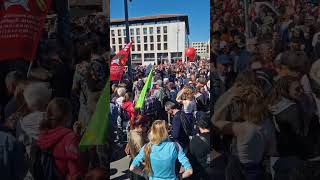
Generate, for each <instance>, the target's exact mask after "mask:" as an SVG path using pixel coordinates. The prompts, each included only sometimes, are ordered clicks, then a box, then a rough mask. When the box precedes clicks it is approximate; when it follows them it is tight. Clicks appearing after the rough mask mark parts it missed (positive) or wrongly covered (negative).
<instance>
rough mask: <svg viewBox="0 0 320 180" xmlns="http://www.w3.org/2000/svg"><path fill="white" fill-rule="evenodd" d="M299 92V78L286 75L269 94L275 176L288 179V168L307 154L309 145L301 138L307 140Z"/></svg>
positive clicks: (297, 164) (296, 165) (300, 88)
mask: <svg viewBox="0 0 320 180" xmlns="http://www.w3.org/2000/svg"><path fill="white" fill-rule="evenodd" d="M301 93H303V89H302V87H301V85H300V82H299V80H298V79H297V78H293V77H289V76H285V77H282V78H280V79H279V80H278V81H277V82H276V84H275V87H274V88H273V89H272V91H271V93H270V96H269V98H268V105H269V110H270V112H271V113H272V115H273V118H272V119H273V124H274V127H275V130H276V131H275V134H276V150H277V151H276V152H277V154H275V156H274V157H273V159H277V160H276V161H275V165H274V167H275V168H274V170H275V180H277V179H288V178H289V173H288V172H289V171H288V170H292V169H294V168H296V167H298V166H299V164H300V163H301V159H302V158H303V157H304V156H306V155H308V153H307V151H306V150H307V149H308V148H309V147H308V146H307V145H304V142H308V141H309V140H308V139H305V140H303V113H302V112H303V111H302V109H301V107H300V106H299V103H298V98H299V97H300V96H301ZM303 141H304V142H303Z"/></svg>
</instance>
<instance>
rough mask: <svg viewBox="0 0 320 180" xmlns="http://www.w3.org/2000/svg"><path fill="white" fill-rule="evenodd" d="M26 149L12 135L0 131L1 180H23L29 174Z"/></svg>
mask: <svg viewBox="0 0 320 180" xmlns="http://www.w3.org/2000/svg"><path fill="white" fill-rule="evenodd" d="M24 153H25V148H24V146H23V144H22V143H19V142H18V141H17V140H16V139H15V138H14V137H13V136H12V135H11V134H9V133H6V132H3V131H1V129H0V177H1V178H0V179H3V180H22V179H23V178H24V177H25V175H26V172H27V166H26V163H25V161H24Z"/></svg>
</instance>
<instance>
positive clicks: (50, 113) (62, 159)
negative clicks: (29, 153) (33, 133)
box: [37, 98, 83, 179]
mask: <svg viewBox="0 0 320 180" xmlns="http://www.w3.org/2000/svg"><path fill="white" fill-rule="evenodd" d="M71 113H72V109H71V104H70V102H68V100H66V99H63V98H56V99H53V100H51V101H50V103H49V105H48V108H47V113H46V118H45V119H43V120H42V121H41V124H40V131H41V132H40V135H39V138H38V141H37V144H38V145H39V147H40V148H41V150H51V151H52V154H53V157H54V159H55V161H54V165H55V166H56V168H57V171H58V174H59V175H60V177H62V178H63V179H70V178H71V179H78V178H79V177H81V175H82V174H83V172H82V171H83V169H81V168H83V167H81V165H82V164H81V162H80V161H79V160H80V158H79V157H80V153H79V151H78V144H79V141H80V136H79V135H80V127H79V125H80V124H79V123H75V124H74V127H73V131H72V130H71V129H67V128H65V125H66V123H67V121H69V119H70V117H72V116H71Z"/></svg>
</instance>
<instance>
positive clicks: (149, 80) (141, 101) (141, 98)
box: [135, 69, 152, 109]
mask: <svg viewBox="0 0 320 180" xmlns="http://www.w3.org/2000/svg"><path fill="white" fill-rule="evenodd" d="M151 85H152V69H150V72H149V75H148V78H147V81H146V83H145V84H144V86H143V89H142V91H141V93H140V96H139V98H138V100H137V103H136V106H135V108H136V109H141V108H142V107H143V104H144V98H145V97H146V95H147V91H148V89H150V88H151Z"/></svg>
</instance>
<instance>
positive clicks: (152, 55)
mask: <svg viewBox="0 0 320 180" xmlns="http://www.w3.org/2000/svg"><path fill="white" fill-rule="evenodd" d="M170 54H171V58H181V57H182V52H179V53H170ZM168 55H169V54H168V53H157V59H158V60H160V59H167V58H168ZM131 57H132V61H139V60H140V61H141V60H142V55H141V54H134V53H133V54H132V56H131ZM143 57H144V61H154V60H155V53H144V54H143Z"/></svg>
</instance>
